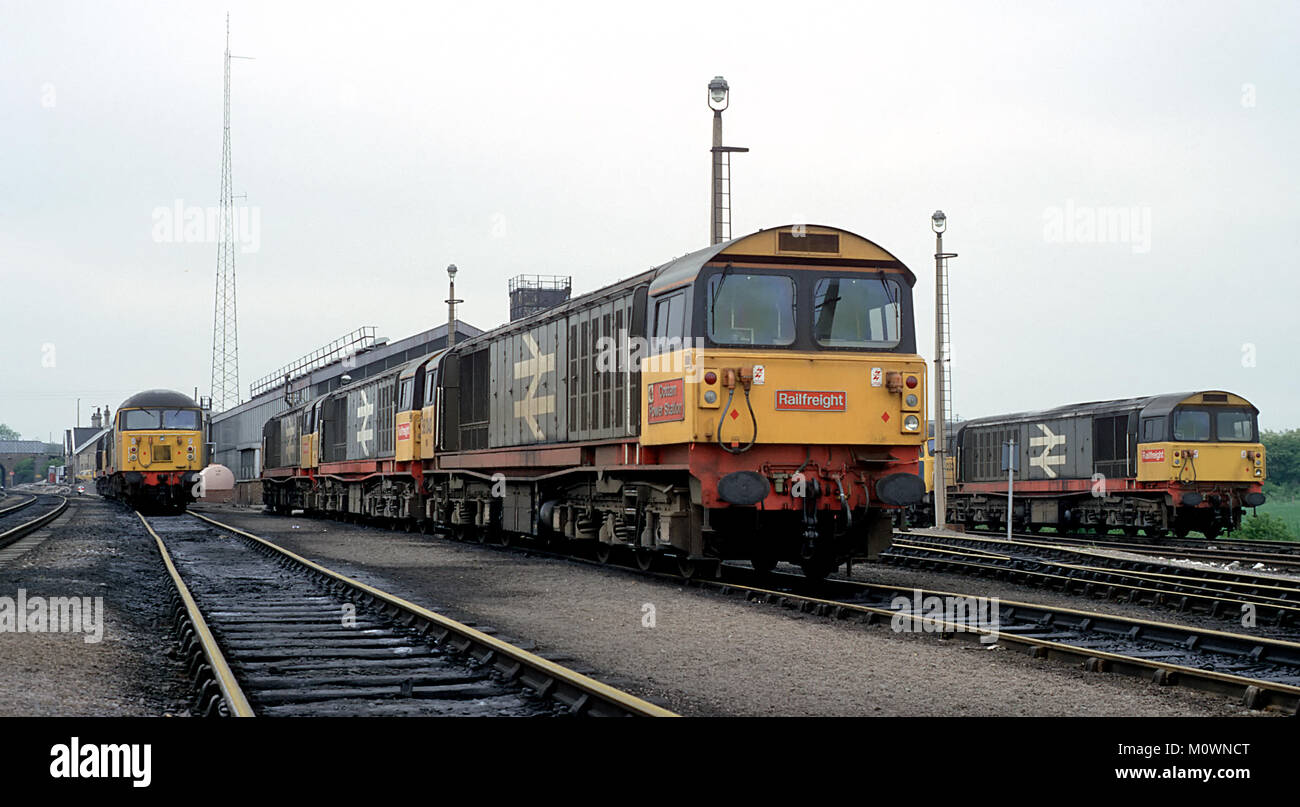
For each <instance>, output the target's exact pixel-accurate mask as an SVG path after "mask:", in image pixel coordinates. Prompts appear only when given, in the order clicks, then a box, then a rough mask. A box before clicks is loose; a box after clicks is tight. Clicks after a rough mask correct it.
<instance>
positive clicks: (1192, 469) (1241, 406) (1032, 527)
mask: <svg viewBox="0 0 1300 807" xmlns="http://www.w3.org/2000/svg"><path fill="white" fill-rule="evenodd" d="M1258 414H1259V410H1257V409H1256V408H1255V406H1254V405H1253V404H1251V403H1250V401H1248V400H1246V399H1245V398H1243V397H1241V396H1240V395H1236V394H1234V393H1231V392H1225V391H1223V390H1204V391H1198V392H1180V393H1171V394H1165V395H1153V396H1148V397H1142V398H1128V399H1124V400H1116V401H1097V402H1093V403H1083V404H1073V405H1070V406H1062V407H1057V408H1055V409H1048V410H1043V411H1040V412H1024V413H1019V414H1012V415H998V416H995V417H986V418H979V419H976V420H968V421H966V422H964V423H962V424H961V426H960V428H959V429H958V431H957V435H956V440H955V446H954V447H953V451H954V453H955V455H956V463H955V470H956V473H955V474H953V473H952V471H951V470H950V471H949V472H948V480H949V485H948V488H947V490H948V497H947V500H948V507H947V511H948V513H947V515H948V523H950V524H964V525H966V526H967V527H975V526H980V525H984V526H992V527H1000V526H1004V525H1005V524H1006V523H1007V519H1008V518H1011V520H1012V525H1013V526H1014V527H1016V528H1017V529H1024V530H1029V531H1031V532H1033V531H1037V530H1039V529H1040V528H1043V527H1053V528H1056V529H1060V530H1092V531H1095V532H1099V533H1107V532H1109V531H1111V530H1123V531H1124V532H1125V533H1126V534H1127V535H1129V536H1130V537H1132V536H1136V535H1137V534H1138V532H1139V531H1143V532H1145V533H1146V535H1148V536H1152V537H1156V536H1164V535H1169V534H1172V535H1174V536H1177V537H1179V538H1182V537H1186V536H1187V534H1188V533H1189V532H1191V531H1196V532H1200V533H1202V534H1203V535H1205V537H1206V538H1216V537H1218V536H1219V534H1220V533H1222V532H1224V531H1232V530H1235V529H1237V528H1238V527H1240V526H1241V518H1242V514H1243V513H1244V511H1245V509H1246V508H1248V507H1258V506H1259V505H1261V504H1263V503H1264V492H1263V483H1264V479H1265V477H1266V472H1267V471H1266V466H1265V458H1264V446H1263V444H1261V443H1260V441H1259V424H1258ZM1012 440H1014V441H1015V446H1016V452H1017V454H1018V455H1019V457H1020V462H1019V468H1020V470H1019V472H1018V473H1017V474H1016V478H1015V482H1014V485H1013V490H1014V494H1015V501H1014V506H1013V512H1011V513H1010V514H1008V513H1007V496H1006V492H1007V472H1006V471H1005V470H1003V463H1002V459H1001V457H1002V454H1001V452H1002V447H1003V445H1005V444H1008V443H1009V442H1011V441H1012ZM946 467H951V466H946Z"/></svg>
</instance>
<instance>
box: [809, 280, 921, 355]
mask: <svg viewBox="0 0 1300 807" xmlns="http://www.w3.org/2000/svg"><path fill="white" fill-rule="evenodd" d="M898 299H899V290H898V284H897V283H896V282H894V281H893V280H887V279H885V278H882V277H862V278H858V277H825V278H822V279H821V280H818V281H817V288H816V291H815V293H814V295H813V337H814V338H815V339H816V340H817V343H818V344H820V345H825V346H827V347H871V348H882V347H886V348H887V347H896V346H897V345H898V339H899V329H900V326H901V323H902V311H901V308H900V306H899V304H898Z"/></svg>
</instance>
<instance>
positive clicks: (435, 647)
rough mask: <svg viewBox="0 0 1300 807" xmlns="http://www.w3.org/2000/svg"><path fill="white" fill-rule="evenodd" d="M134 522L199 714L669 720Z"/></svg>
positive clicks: (460, 629)
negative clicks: (160, 570) (168, 584)
mask: <svg viewBox="0 0 1300 807" xmlns="http://www.w3.org/2000/svg"><path fill="white" fill-rule="evenodd" d="M137 516H138V517H139V518H140V521H141V523H142V524H144V526H145V528H146V529H147V530H148V531H149V533H150V535H151V536H152V537H153V538H154V540H155V541H156V543H157V547H158V551H159V554H160V555H161V557H162V559H163V563H164V565H165V567H166V568H167V572H168V575H169V577H170V578H171V581H172V585H173V588H174V593H173V597H172V603H171V607H172V616H173V618H174V622H175V626H176V632H177V637H178V639H179V642H180V647H181V653H182V654H183V656H184V658H185V661H186V664H187V671H188V673H189V675H190V676H191V678H192V679H193V681H194V683H195V688H196V690H197V701H198V711H200V712H201V713H202V714H205V715H218V714H220V715H235V716H254V715H266V716H271V715H421V716H423V715H463V716H471V715H474V716H478V715H500V716H506V715H511V716H516V715H517V716H546V715H562V714H582V715H596V716H603V715H617V716H628V715H636V716H671V715H672V713H671V712H669V711H667V710H665V709H662V708H660V707H657V706H654V705H653V704H650V703H647V702H645V701H643V700H640V699H639V698H636V697H634V696H632V695H629V694H627V693H624V692H621V691H619V690H617V689H614V688H613V687H610V686H607V685H605V684H603V683H601V682H599V681H596V680H594V679H592V678H589V677H587V676H585V675H582V674H580V673H577V672H574V671H573V670H570V669H567V668H565V667H563V666H561V665H560V664H558V663H556V662H555V661H551V660H548V659H545V658H542V657H541V656H538V655H535V654H533V653H530V652H528V651H526V650H523V649H520V648H518V647H515V646H514V645H511V644H509V643H507V642H505V641H502V640H500V639H498V638H495V637H493V636H489V635H488V634H486V633H484V632H482V631H479V630H476V629H474V628H472V627H469V626H467V625H463V624H461V623H459V622H456V621H455V620H452V619H449V618H447V617H445V616H442V615H440V614H437V613H434V612H433V611H430V610H428V609H426V608H423V607H421V606H418V605H415V604H414V603H410V602H407V601H405V600H402V599H400V598H398V597H395V596H393V595H391V594H388V593H385V592H383V591H380V590H378V589H376V588H373V587H372V586H368V585H365V584H364V583H360V582H357V581H355V580H352V579H350V578H348V577H345V576H343V575H341V574H338V573H337V572H333V571H331V570H329V569H326V568H325V567H323V566H320V565H319V564H316V563H313V562H311V561H309V560H306V559H305V558H302V557H300V556H298V555H295V554H294V553H292V552H289V551H287V550H284V549H281V548H279V547H277V546H275V545H274V544H272V543H270V542H268V541H265V540H264V539H261V538H258V537H257V536H255V535H252V534H250V533H247V532H244V531H242V530H239V529H237V528H235V527H231V526H229V525H225V524H222V523H221V522H219V521H216V520H214V519H211V518H208V517H206V516H202V515H198V514H190V515H189V516H181V517H172V518H161V517H155V518H146V517H145V516H143V515H140V514H138V513H137Z"/></svg>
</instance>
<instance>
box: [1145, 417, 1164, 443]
mask: <svg viewBox="0 0 1300 807" xmlns="http://www.w3.org/2000/svg"><path fill="white" fill-rule="evenodd" d="M1164 439H1165V419H1164V418H1163V417H1158V418H1143V419H1142V442H1144V443H1158V442H1160V441H1161V440H1164Z"/></svg>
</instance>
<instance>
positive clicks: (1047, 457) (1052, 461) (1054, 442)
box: [1029, 423, 1065, 479]
mask: <svg viewBox="0 0 1300 807" xmlns="http://www.w3.org/2000/svg"><path fill="white" fill-rule="evenodd" d="M1036 425H1037V426H1038V430H1039V431H1041V432H1042V433H1043V436H1042V437H1030V438H1029V445H1030V447H1032V448H1038V447H1040V446H1041V447H1042V449H1043V453H1041V454H1039V455H1038V456H1037V457H1030V458H1029V464H1030V465H1033V466H1036V467H1038V468H1042V469H1043V473H1044V474H1046V475H1047V478H1048V479H1055V478H1056V471H1054V470H1053V469H1052V467H1051V466H1054V465H1064V464H1065V455H1064V454H1060V455H1057V456H1053V455H1052V449H1054V448H1056V447H1057V446H1064V445H1065V435H1063V434H1055V433H1053V432H1052V430H1051V429H1049V428H1047V427H1046V426H1044V425H1043V424H1041V423H1038V424H1036Z"/></svg>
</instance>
